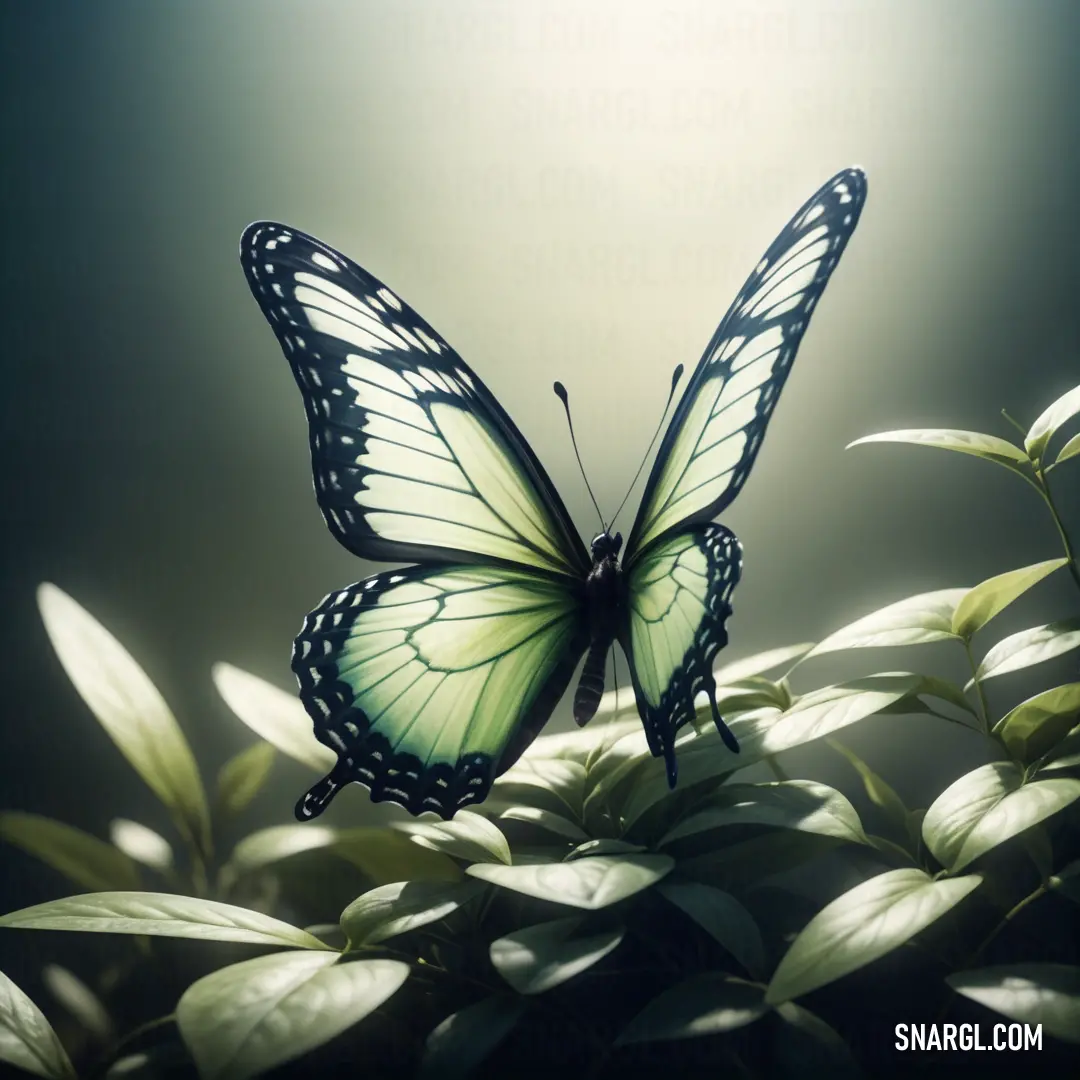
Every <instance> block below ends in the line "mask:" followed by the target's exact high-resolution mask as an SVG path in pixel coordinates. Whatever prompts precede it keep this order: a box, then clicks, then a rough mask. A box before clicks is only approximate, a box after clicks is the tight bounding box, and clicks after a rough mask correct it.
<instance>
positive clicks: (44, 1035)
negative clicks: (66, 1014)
mask: <svg viewBox="0 0 1080 1080" xmlns="http://www.w3.org/2000/svg"><path fill="white" fill-rule="evenodd" d="M0 1061H6V1062H7V1063H8V1064H9V1065H14V1066H15V1067H16V1068H19V1069H25V1070H26V1071H27V1072H30V1073H33V1074H34V1075H35V1076H44V1077H46V1078H48V1080H53V1078H55V1080H73V1078H74V1076H75V1070H74V1069H73V1068H72V1066H71V1061H70V1059H69V1058H68V1056H67V1053H66V1051H65V1050H64V1048H63V1046H62V1045H61V1044H60V1040H59V1039H58V1038H57V1037H56V1032H55V1031H53V1029H52V1025H51V1024H50V1023H49V1021H48V1020H46V1019H45V1017H44V1015H43V1014H42V1012H41V1010H40V1009H39V1008H38V1007H37V1006H36V1005H35V1004H34V1003H33V1002H32V1001H31V1000H30V998H28V997H27V996H26V994H24V993H23V992H22V991H21V990H20V989H19V988H18V987H17V986H16V985H15V984H14V983H13V982H12V981H11V980H10V979H9V978H8V977H7V976H6V975H5V974H4V973H3V972H2V971H0Z"/></svg>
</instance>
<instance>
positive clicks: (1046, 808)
mask: <svg viewBox="0 0 1080 1080" xmlns="http://www.w3.org/2000/svg"><path fill="white" fill-rule="evenodd" d="M1078 797H1080V780H1073V779H1069V778H1061V779H1051V780H1036V781H1033V782H1032V783H1029V784H1024V783H1023V773H1022V771H1021V770H1020V768H1019V767H1018V766H1017V765H1015V764H1013V763H1012V762H1002V761H994V762H991V763H990V764H989V765H983V766H981V767H980V768H978V769H974V770H973V771H972V772H969V773H967V774H966V775H965V776H962V777H960V779H959V780H957V781H956V782H955V783H953V784H950V785H949V787H947V788H946V789H945V790H944V791H943V792H942V793H941V794H940V795H939V796H938V797H937V799H935V800H934V803H933V805H932V806H931V807H930V809H929V810H927V811H926V817H925V818H923V840H924V841H925V843H926V846H927V847H928V848H929V849H930V851H931V852H932V853H933V855H934V858H936V859H937V860H938V862H940V863H941V864H942V866H944V867H946V869H948V870H950V871H951V872H953V873H955V872H956V871H958V870H962V869H963V868H964V867H965V866H967V865H968V863H970V862H972V861H973V860H975V859H977V858H978V857H979V856H980V855H984V854H986V852H988V851H990V850H991V849H992V848H995V847H997V846H998V845H999V844H1003V843H1004V842H1005V841H1006V840H1009V839H1011V838H1012V837H1014V836H1016V835H1017V834H1018V833H1021V832H1023V831H1024V830H1025V829H1029V828H1031V826H1032V825H1036V824H1038V823H1039V822H1040V821H1044V820H1045V819H1046V818H1048V817H1050V816H1051V815H1053V814H1056V813H1057V812H1058V811H1059V810H1062V809H1064V808H1065V807H1066V806H1068V805H1069V804H1070V803H1071V802H1073V800H1075V799H1076V798H1078Z"/></svg>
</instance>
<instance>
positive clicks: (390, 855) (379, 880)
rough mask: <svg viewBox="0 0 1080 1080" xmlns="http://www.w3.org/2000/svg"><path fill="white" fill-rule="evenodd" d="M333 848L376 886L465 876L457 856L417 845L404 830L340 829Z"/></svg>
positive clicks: (377, 827) (369, 827) (377, 828)
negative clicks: (401, 831)
mask: <svg viewBox="0 0 1080 1080" xmlns="http://www.w3.org/2000/svg"><path fill="white" fill-rule="evenodd" d="M305 828H310V826H305ZM331 851H333V853H334V854H335V855H337V856H338V857H339V858H342V859H345V860H346V861H348V862H350V863H352V865H353V866H355V867H357V868H358V869H359V870H362V871H363V872H364V873H365V874H367V876H368V877H369V878H370V879H371V880H372V882H373V883H374V884H376V885H389V884H391V883H393V882H395V881H459V880H460V879H461V870H460V869H459V868H458V865H457V863H455V862H454V860H453V859H450V858H448V857H447V856H446V855H442V854H440V853H439V852H437V851H431V850H430V849H428V848H424V847H421V846H420V845H419V844H414V843H413V842H412V841H411V840H410V839H409V838H408V837H407V836H405V835H404V834H403V833H400V832H396V831H395V830H393V829H390V828H385V827H382V826H377V825H359V826H355V827H354V828H351V829H339V830H338V831H337V837H336V838H335V840H334V842H333V844H332V845H331Z"/></svg>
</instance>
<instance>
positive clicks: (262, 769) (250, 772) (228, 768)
mask: <svg viewBox="0 0 1080 1080" xmlns="http://www.w3.org/2000/svg"><path fill="white" fill-rule="evenodd" d="M275 757H277V751H276V750H275V749H274V748H273V747H272V746H271V745H270V743H268V742H257V743H252V745H251V746H249V747H248V748H247V749H246V750H241V751H240V753H238V754H234V755H233V756H232V757H231V758H229V760H228V761H226V762H225V764H224V765H222V767H221V771H220V772H219V773H218V776H217V803H218V806H219V807H220V808H221V809H222V810H224V811H225V813H227V814H239V813H240V811H241V810H244V809H246V808H247V806H248V804H249V803H250V802H251V800H252V799H254V798H255V796H256V795H258V794H259V792H260V791H262V789H263V785H264V784H265V783H266V781H267V780H268V779H269V777H270V770H271V769H273V767H274V758H275Z"/></svg>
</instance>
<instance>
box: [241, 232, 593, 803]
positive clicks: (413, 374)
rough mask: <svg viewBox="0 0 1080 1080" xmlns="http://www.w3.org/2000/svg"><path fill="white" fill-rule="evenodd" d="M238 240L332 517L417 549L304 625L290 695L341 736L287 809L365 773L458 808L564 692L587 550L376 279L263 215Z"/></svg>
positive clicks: (384, 789)
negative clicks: (295, 687) (326, 770)
mask: <svg viewBox="0 0 1080 1080" xmlns="http://www.w3.org/2000/svg"><path fill="white" fill-rule="evenodd" d="M240 256H241V261H242V263H243V267H244V272H245V274H246V276H247V280H248V284H249V285H250V287H251V291H252V293H253V294H254V296H255V299H256V300H257V301H258V303H259V306H260V307H261V308H262V311H263V314H264V315H265V316H266V318H267V320H268V321H269V322H270V324H271V326H272V327H273V329H274V332H275V333H276V335H277V337H278V340H279V342H280V343H281V347H282V349H283V351H284V353H285V355H286V357H287V358H288V360H289V363H290V365H291V366H292V370H293V374H294V376H295V378H296V382H297V385H298V386H299V387H300V392H301V395H302V396H303V400H304V407H305V410H306V413H307V417H308V424H309V435H310V444H311V460H312V471H313V474H314V481H315V492H316V496H317V498H318V501H319V506H320V508H321V510H322V512H323V516H324V518H325V519H326V523H327V525H328V526H329V528H330V531H331V532H332V533H333V535H334V536H335V537H336V538H337V539H338V540H339V541H340V542H341V543H342V544H344V546H345V547H346V548H348V549H349V550H350V551H352V552H354V553H355V554H357V555H359V556H361V557H362V558H368V559H381V560H387V561H393V562H417V563H420V564H421V565H419V566H415V567H413V568H411V569H409V570H405V571H400V572H389V573H384V574H379V575H376V576H375V577H372V578H369V579H368V580H367V581H364V582H361V583H359V584H357V585H354V586H351V587H350V588H348V589H345V590H342V591H341V592H337V593H334V594H332V595H331V596H329V597H327V598H326V599H325V600H324V601H323V603H322V604H321V605H320V606H319V607H318V608H317V609H316V610H315V611H313V612H312V613H311V614H310V615H309V616H308V617H307V620H306V621H305V623H304V628H303V630H302V631H301V633H300V635H299V636H298V637H297V639H296V643H295V646H294V651H293V670H294V672H295V673H296V675H297V677H298V679H299V681H300V696H301V700H302V701H303V703H304V705H305V707H306V708H307V710H308V713H309V714H310V715H311V717H312V719H313V721H314V724H315V733H316V735H317V736H318V738H319V739H320V740H322V742H324V743H325V744H326V745H327V746H329V747H330V748H331V749H333V750H334V751H335V752H336V753H337V754H338V763H337V765H336V766H335V768H334V769H333V771H332V772H331V773H330V775H329V776H327V777H326V778H325V779H324V780H322V781H321V782H320V783H319V784H317V785H316V786H315V787H314V788H312V790H311V791H310V792H309V793H308V794H307V795H306V796H305V797H304V798H303V799H302V800H301V801H300V803H299V805H298V806H297V816H298V817H299V818H301V820H306V819H309V818H312V817H315V816H316V815H317V814H319V813H321V812H322V811H323V810H324V809H325V807H326V806H327V805H328V803H329V802H330V800H331V799H332V798H333V797H334V795H335V793H336V792H337V791H338V790H340V788H341V787H342V786H344V785H345V784H347V783H349V782H352V781H359V782H361V783H364V784H366V785H367V786H368V787H369V788H370V789H371V796H372V799H374V800H375V801H382V800H392V801H394V802H399V803H401V804H402V805H403V806H404V807H405V808H406V809H408V810H409V811H410V812H411V813H413V814H419V813H422V812H424V811H427V810H433V811H435V812H436V813H439V814H441V815H442V816H443V817H447V818H449V817H452V816H453V814H454V813H455V812H456V811H457V810H458V809H460V808H461V807H462V806H465V805H468V804H469V803H474V802H479V801H481V800H482V799H483V798H484V797H485V795H486V794H487V791H488V788H489V787H490V785H491V781H492V778H493V777H494V776H495V775H497V774H498V773H499V772H501V771H502V770H504V769H506V768H508V767H509V766H510V765H511V764H512V763H513V761H514V760H515V759H516V758H517V756H518V755H519V754H520V753H521V752H522V750H523V749H524V748H525V746H527V745H528V743H529V742H530V741H531V740H532V738H533V737H534V736H535V734H536V732H537V731H539V729H540V728H541V727H542V726H543V725H544V723H545V722H546V721H547V719H548V717H549V716H550V715H551V712H552V710H553V709H554V707H555V705H556V703H557V702H558V699H559V698H560V696H561V695H562V693H563V691H564V690H565V688H566V685H567V683H568V681H569V679H570V677H571V675H572V673H573V669H574V667H575V666H576V664H577V661H578V660H579V659H580V656H581V653H582V651H583V650H584V648H585V645H586V644H587V640H586V639H585V638H586V633H587V632H586V630H585V629H583V627H584V626H585V620H584V617H583V612H582V589H583V580H584V577H585V574H586V573H587V571H588V567H589V565H590V559H589V557H588V555H587V553H586V551H585V547H584V545H583V544H582V542H581V538H580V537H579V536H578V534H577V531H576V530H575V529H574V527H573V524H572V523H571V521H570V519H569V515H568V514H567V512H566V509H565V507H564V506H563V504H562V501H561V500H560V498H559V496H558V494H557V492H556V491H555V489H554V487H553V486H552V484H551V481H550V480H549V479H548V477H547V474H546V473H545V472H544V469H543V467H542V466H541V465H540V463H539V461H538V460H537V459H536V456H535V455H534V454H533V452H532V450H531V448H530V447H529V445H528V443H527V442H526V440H525V438H524V436H522V435H521V433H520V432H519V431H518V429H517V428H516V427H515V426H514V424H513V422H512V421H511V420H510V418H509V416H507V414H506V412H505V411H504V410H503V409H502V407H501V406H500V405H499V403H498V402H497V401H496V400H495V398H494V397H493V396H492V394H491V392H490V391H489V390H488V389H487V387H485V386H484V384H483V383H482V382H481V381H480V379H479V378H478V377H477V376H476V374H475V373H474V372H472V371H471V370H470V369H469V368H468V366H467V365H466V364H465V363H464V362H463V361H462V360H461V359H460V358H459V357H458V356H457V354H456V353H454V351H453V350H452V349H450V347H449V346H448V345H447V344H446V342H445V341H443V340H442V338H440V337H439V336H438V334H436V332H435V331H434V330H433V329H432V328H431V327H430V326H429V325H428V324H427V323H426V322H425V321H424V320H423V319H421V318H420V317H419V316H418V315H417V314H416V313H415V312H414V311H412V310H411V309H410V308H409V307H407V306H406V305H405V304H403V303H402V302H401V301H400V300H399V299H398V298H397V297H396V296H395V295H394V294H393V293H392V292H391V291H390V290H389V289H387V288H386V286H384V285H383V284H382V283H381V282H379V281H378V280H376V279H375V278H373V277H372V276H371V275H370V274H368V273H367V272H366V271H364V270H363V269H361V268H360V267H359V266H357V265H356V264H355V263H353V262H351V261H350V260H349V259H347V258H345V256H343V255H341V254H340V253H339V252H337V251H335V250H334V249H333V248H331V247H329V246H328V245H326V244H324V243H322V242H321V241H319V240H317V239H315V238H314V237H311V236H308V235H306V234H304V233H302V232H299V231H298V230H296V229H292V228H289V227H288V226H286V225H278V224H274V223H272V222H256V223H255V224H253V225H250V226H249V227H248V228H247V229H246V230H245V232H244V235H243V237H242V238H241V242H240ZM462 564H465V565H462Z"/></svg>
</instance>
